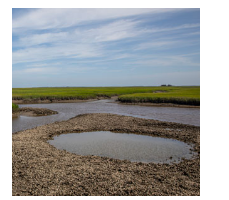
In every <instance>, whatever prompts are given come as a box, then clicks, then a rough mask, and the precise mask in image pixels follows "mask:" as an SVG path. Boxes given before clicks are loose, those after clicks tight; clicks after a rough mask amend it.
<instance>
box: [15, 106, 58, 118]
mask: <svg viewBox="0 0 229 200" xmlns="http://www.w3.org/2000/svg"><path fill="white" fill-rule="evenodd" d="M54 114H58V112H57V111H54V110H50V109H47V108H30V107H24V108H19V109H18V110H17V111H16V112H12V117H17V116H19V115H25V116H46V115H54Z"/></svg>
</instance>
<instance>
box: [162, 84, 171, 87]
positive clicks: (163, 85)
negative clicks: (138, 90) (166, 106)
mask: <svg viewBox="0 0 229 200" xmlns="http://www.w3.org/2000/svg"><path fill="white" fill-rule="evenodd" d="M161 86H162V87H166V86H167V87H170V86H172V85H170V84H168V85H166V84H162V85H161Z"/></svg>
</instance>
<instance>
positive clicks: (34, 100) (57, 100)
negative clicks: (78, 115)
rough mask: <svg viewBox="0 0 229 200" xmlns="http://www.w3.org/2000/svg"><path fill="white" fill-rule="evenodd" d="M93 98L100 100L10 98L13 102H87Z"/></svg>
mask: <svg viewBox="0 0 229 200" xmlns="http://www.w3.org/2000/svg"><path fill="white" fill-rule="evenodd" d="M95 100H100V99H99V98H98V99H85V100H80V99H69V100H67V99H65V100H61V99H55V100H49V99H43V100H41V99H20V100H12V102H13V103H15V104H37V103H80V102H89V101H95Z"/></svg>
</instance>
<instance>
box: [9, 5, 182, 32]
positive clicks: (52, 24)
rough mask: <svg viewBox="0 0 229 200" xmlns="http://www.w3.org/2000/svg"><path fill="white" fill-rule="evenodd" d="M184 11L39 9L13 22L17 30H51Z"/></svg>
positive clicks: (170, 9) (149, 9)
mask: <svg viewBox="0 0 229 200" xmlns="http://www.w3.org/2000/svg"><path fill="white" fill-rule="evenodd" d="M181 10H183V9H172V8H169V9H165V8H162V9H152V8H129V9H124V8H123V9H115V8H109V9H108V8H106V9H98V8H93V9H88V8H84V9H82V8H81V9H79V8H72V9H69V8H51V9H47V8H45V9H38V10H33V11H31V12H29V13H28V14H25V15H23V16H22V17H19V18H16V19H14V20H13V30H14V31H15V29H20V30H21V29H22V28H23V29H24V30H25V29H50V28H66V27H71V26H74V25H77V24H80V23H82V22H87V21H95V20H106V19H113V18H120V17H129V16H134V15H141V14H147V13H155V14H158V13H170V12H176V11H181Z"/></svg>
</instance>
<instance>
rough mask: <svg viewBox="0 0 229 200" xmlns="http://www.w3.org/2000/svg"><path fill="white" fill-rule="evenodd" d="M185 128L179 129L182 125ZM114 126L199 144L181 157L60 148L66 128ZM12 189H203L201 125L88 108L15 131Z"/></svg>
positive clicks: (45, 191) (186, 192)
mask: <svg viewBox="0 0 229 200" xmlns="http://www.w3.org/2000/svg"><path fill="white" fill-rule="evenodd" d="M178 129H179V131H178ZM88 131H114V132H124V133H135V134H143V135H149V136H156V137H164V138H173V139H177V140H180V141H183V142H186V143H190V144H194V151H195V152H196V153H197V155H196V156H195V157H194V158H193V159H191V160H187V159H183V160H182V161H181V162H180V163H173V164H155V163H138V162H130V161H127V160H124V161H123V160H122V161H121V160H117V159H111V158H106V157H98V156H80V155H76V154H73V153H69V152H67V151H64V150H58V149H56V148H55V147H53V146H52V145H50V144H49V143H48V142H47V141H48V140H50V139H52V138H53V136H55V135H59V134H63V133H74V132H88ZM12 151H13V152H12V195H13V196H15V195H22V196H27V195H39V196H40V195H41V196H46V195H52V196H53V195H58V196H60V195H61V196H63V195H77V196H78V195H93V196H96V195H109V196H114V195H125V196H126V195H129V196H131V195H132V196H136V195H141V196H146V195H150V196H151V195H157V196H160V195H163V196H169V195H172V196H174V195H179V196H181V195H185V196H187V195H192V196H199V195H200V128H199V127H196V126H191V125H183V124H178V123H171V122H161V121H156V120H149V119H140V118H135V117H129V116H121V115H114V114H105V113H104V114H83V115H78V116H76V117H74V118H71V119H69V120H67V121H62V122H55V123H52V124H48V125H44V126H40V127H36V128H33V129H30V130H25V131H20V132H17V133H15V134H13V135H12Z"/></svg>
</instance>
